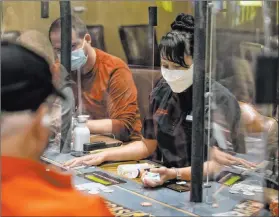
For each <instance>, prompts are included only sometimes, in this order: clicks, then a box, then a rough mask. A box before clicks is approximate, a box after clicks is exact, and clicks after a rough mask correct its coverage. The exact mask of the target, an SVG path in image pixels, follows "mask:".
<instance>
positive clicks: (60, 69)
mask: <svg viewBox="0 0 279 217" xmlns="http://www.w3.org/2000/svg"><path fill="white" fill-rule="evenodd" d="M18 42H19V43H21V44H22V45H24V46H25V47H28V48H30V49H31V50H33V51H35V52H37V53H38V54H40V55H41V56H43V57H45V59H46V60H47V61H48V63H49V65H50V66H51V73H52V78H53V79H52V80H53V83H54V85H55V87H57V88H58V89H59V90H61V92H62V93H63V94H64V95H65V96H66V98H67V100H62V101H61V100H60V99H59V98H56V100H55V103H54V104H53V112H52V114H53V117H51V129H50V130H51V135H50V140H49V142H50V148H52V149H55V150H59V151H61V152H65V153H67V152H69V151H70V147H71V141H72V126H71V125H72V115H73V111H74V106H75V99H74V94H73V90H72V87H71V82H70V79H69V73H68V72H67V70H66V69H65V68H64V66H63V65H61V64H60V62H59V60H56V61H55V54H54V50H53V48H52V45H51V43H50V41H49V40H48V38H47V37H46V36H45V35H44V34H42V33H41V32H39V31H37V30H27V31H26V32H24V33H22V34H21V35H20V37H19V38H18Z"/></svg>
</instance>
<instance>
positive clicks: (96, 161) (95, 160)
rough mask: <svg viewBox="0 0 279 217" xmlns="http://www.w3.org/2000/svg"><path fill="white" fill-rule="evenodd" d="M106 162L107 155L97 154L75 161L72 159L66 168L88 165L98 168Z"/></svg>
mask: <svg viewBox="0 0 279 217" xmlns="http://www.w3.org/2000/svg"><path fill="white" fill-rule="evenodd" d="M105 161H106V155H105V153H103V152H101V153H97V154H90V155H86V156H83V157H78V158H75V159H72V160H70V161H67V162H66V163H65V164H64V166H65V167H70V168H72V167H76V166H81V165H86V166H98V165H100V164H101V163H103V162H105Z"/></svg>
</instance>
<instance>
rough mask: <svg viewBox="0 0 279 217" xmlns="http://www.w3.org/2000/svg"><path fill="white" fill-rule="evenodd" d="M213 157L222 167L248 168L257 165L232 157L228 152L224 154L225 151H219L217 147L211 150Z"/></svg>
mask: <svg viewBox="0 0 279 217" xmlns="http://www.w3.org/2000/svg"><path fill="white" fill-rule="evenodd" d="M211 157H212V160H213V161H216V162H217V163H219V164H221V165H226V166H231V165H237V164H241V165H243V166H245V167H247V168H251V167H255V166H256V164H254V163H252V162H249V161H247V160H244V159H242V158H238V157H235V156H232V155H230V154H228V153H226V152H223V151H221V150H219V149H218V148H217V147H213V148H212V149H211Z"/></svg>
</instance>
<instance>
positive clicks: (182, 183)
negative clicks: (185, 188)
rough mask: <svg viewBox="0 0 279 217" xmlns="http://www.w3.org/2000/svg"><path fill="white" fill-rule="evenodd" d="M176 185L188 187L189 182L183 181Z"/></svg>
mask: <svg viewBox="0 0 279 217" xmlns="http://www.w3.org/2000/svg"><path fill="white" fill-rule="evenodd" d="M176 184H177V185H186V184H187V182H185V181H181V182H176Z"/></svg>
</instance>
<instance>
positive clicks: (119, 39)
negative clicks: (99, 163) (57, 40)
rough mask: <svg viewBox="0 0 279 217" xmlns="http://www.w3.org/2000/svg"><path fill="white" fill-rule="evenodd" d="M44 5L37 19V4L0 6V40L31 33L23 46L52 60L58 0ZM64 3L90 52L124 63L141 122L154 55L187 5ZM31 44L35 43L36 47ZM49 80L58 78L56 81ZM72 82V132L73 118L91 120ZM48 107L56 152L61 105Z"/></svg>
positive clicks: (155, 72)
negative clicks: (85, 34) (152, 21)
mask: <svg viewBox="0 0 279 217" xmlns="http://www.w3.org/2000/svg"><path fill="white" fill-rule="evenodd" d="M46 2H49V5H48V16H47V17H46V18H42V17H41V15H42V12H41V7H42V3H41V2H40V1H1V4H2V11H1V12H2V17H1V18H2V19H1V21H2V22H1V37H2V39H8V40H11V41H17V39H18V37H20V36H22V35H23V34H24V33H26V32H29V31H30V30H32V31H33V33H30V34H31V36H30V37H29V39H28V37H27V39H26V37H25V40H27V41H26V43H27V44H28V43H31V45H32V43H33V47H34V46H35V47H36V49H35V50H37V49H39V50H40V51H41V52H43V53H44V54H45V55H46V56H48V58H50V59H51V60H52V61H53V60H54V59H57V53H53V51H52V49H51V45H50V43H49V42H48V41H47V40H48V38H49V27H50V25H51V23H52V22H53V21H54V20H55V19H57V18H58V17H60V4H59V1H46ZM70 3H71V11H72V15H74V16H77V17H79V18H80V19H81V20H82V22H84V24H86V25H87V27H88V31H89V33H90V35H91V37H92V41H91V43H92V45H93V47H95V48H97V49H100V50H103V51H105V52H107V53H109V54H111V55H114V56H116V57H118V58H120V59H122V60H123V61H125V62H126V63H127V64H128V66H129V68H130V70H131V72H132V76H133V79H134V82H135V86H136V88H137V91H138V96H137V97H138V107H139V112H140V116H141V117H140V119H141V121H142V122H143V121H144V118H145V117H146V116H147V114H148V110H149V94H150V93H151V91H152V89H153V87H154V85H155V83H156V82H157V81H158V80H159V79H160V77H161V72H160V55H159V52H158V44H159V42H160V39H161V37H162V36H163V35H165V34H166V33H167V32H169V31H170V30H171V28H170V24H171V23H172V22H173V21H174V19H175V17H176V16H177V15H178V14H179V13H182V12H183V13H189V14H192V13H193V8H192V5H193V4H192V2H188V1H187V2H183V1H177V2H176V1H173V2H171V1H151V2H149V1H143V2H142V1H70ZM149 7H157V26H154V27H152V26H151V27H150V26H148V24H149V12H148V10H149ZM30 38H31V40H30ZM42 38H44V39H42ZM33 39H35V40H33ZM34 41H35V42H34ZM42 42H43V43H42ZM36 43H40V46H37V44H36ZM63 71H65V69H64V70H63ZM70 74H71V73H70ZM54 80H60V79H59V78H57V77H56V78H54ZM74 82H75V83H76V84H77V85H76V86H75V84H74V85H73V86H74V87H75V88H74V89H73V94H74V96H75V108H74V112H73V114H72V117H73V121H72V128H74V126H75V125H76V119H75V118H76V116H77V115H78V114H81V113H82V114H85V115H90V116H94V111H88V110H87V109H86V108H85V107H84V106H83V103H79V100H78V96H79V95H81V94H79V93H81V92H83V87H82V85H80V84H79V82H78V78H76V80H75V81H74ZM54 107H58V108H57V109H54V110H56V111H57V114H54V120H53V123H54V126H53V127H54V129H53V132H55V133H53V138H52V140H53V141H56V142H52V143H54V145H53V146H52V147H54V149H56V150H57V151H58V150H59V145H58V144H59V143H60V141H61V121H62V118H63V117H62V114H61V112H62V107H61V103H60V102H59V101H58V102H57V103H56V104H55V105H54ZM78 108H80V109H78ZM59 114H60V116H59ZM57 132H58V133H57ZM67 135H68V134H67ZM109 136H113V135H109ZM62 139H63V136H62Z"/></svg>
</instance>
